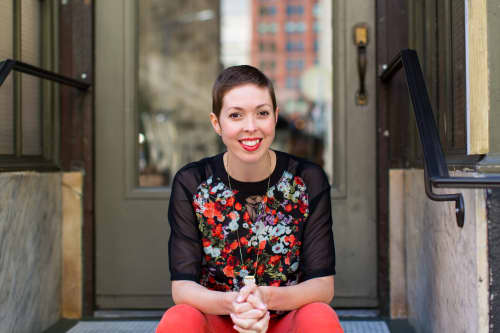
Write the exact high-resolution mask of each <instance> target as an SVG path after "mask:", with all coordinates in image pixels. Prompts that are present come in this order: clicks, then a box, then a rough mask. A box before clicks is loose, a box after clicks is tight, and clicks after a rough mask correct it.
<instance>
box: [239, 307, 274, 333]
mask: <svg viewBox="0 0 500 333" xmlns="http://www.w3.org/2000/svg"><path fill="white" fill-rule="evenodd" d="M269 318H270V315H269V311H266V312H265V314H264V316H263V317H261V318H260V319H255V318H242V317H240V316H238V315H237V314H234V313H231V319H232V321H233V323H234V326H233V328H234V329H235V330H237V331H238V332H240V333H265V332H267V328H268V327H269Z"/></svg>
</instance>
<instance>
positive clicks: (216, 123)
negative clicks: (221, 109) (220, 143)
mask: <svg viewBox="0 0 500 333" xmlns="http://www.w3.org/2000/svg"><path fill="white" fill-rule="evenodd" d="M210 123H211V124H212V127H213V128H214V131H215V133H217V134H218V135H219V136H220V135H221V134H222V129H221V128H220V123H219V118H217V116H216V115H215V113H213V112H211V113H210Z"/></svg>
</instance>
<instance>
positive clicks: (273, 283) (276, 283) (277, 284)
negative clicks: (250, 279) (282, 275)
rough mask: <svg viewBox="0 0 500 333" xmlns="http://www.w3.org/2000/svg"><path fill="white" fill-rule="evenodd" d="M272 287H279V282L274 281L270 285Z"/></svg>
mask: <svg viewBox="0 0 500 333" xmlns="http://www.w3.org/2000/svg"><path fill="white" fill-rule="evenodd" d="M270 285H271V286H272V287H279V286H280V281H279V280H274V281H273V282H271V283H270Z"/></svg>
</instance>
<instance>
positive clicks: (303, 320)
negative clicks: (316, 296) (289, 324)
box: [295, 302, 343, 333]
mask: <svg viewBox="0 0 500 333" xmlns="http://www.w3.org/2000/svg"><path fill="white" fill-rule="evenodd" d="M295 324H296V327H297V332H332V333H337V332H343V330H342V326H341V325H340V321H339V318H338V316H337V313H336V312H335V310H333V309H332V307H331V306H330V305H328V304H325V303H320V302H317V303H310V304H307V305H304V306H303V307H301V308H300V309H298V310H297V314H296V316H295Z"/></svg>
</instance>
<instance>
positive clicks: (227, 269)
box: [222, 265, 234, 277]
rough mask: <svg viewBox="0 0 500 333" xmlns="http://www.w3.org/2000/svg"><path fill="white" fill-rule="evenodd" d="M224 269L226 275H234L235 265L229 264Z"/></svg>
mask: <svg viewBox="0 0 500 333" xmlns="http://www.w3.org/2000/svg"><path fill="white" fill-rule="evenodd" d="M222 271H223V272H224V275H225V276H227V277H234V271H233V266H229V265H227V266H226V267H224V269H223V270H222Z"/></svg>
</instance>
